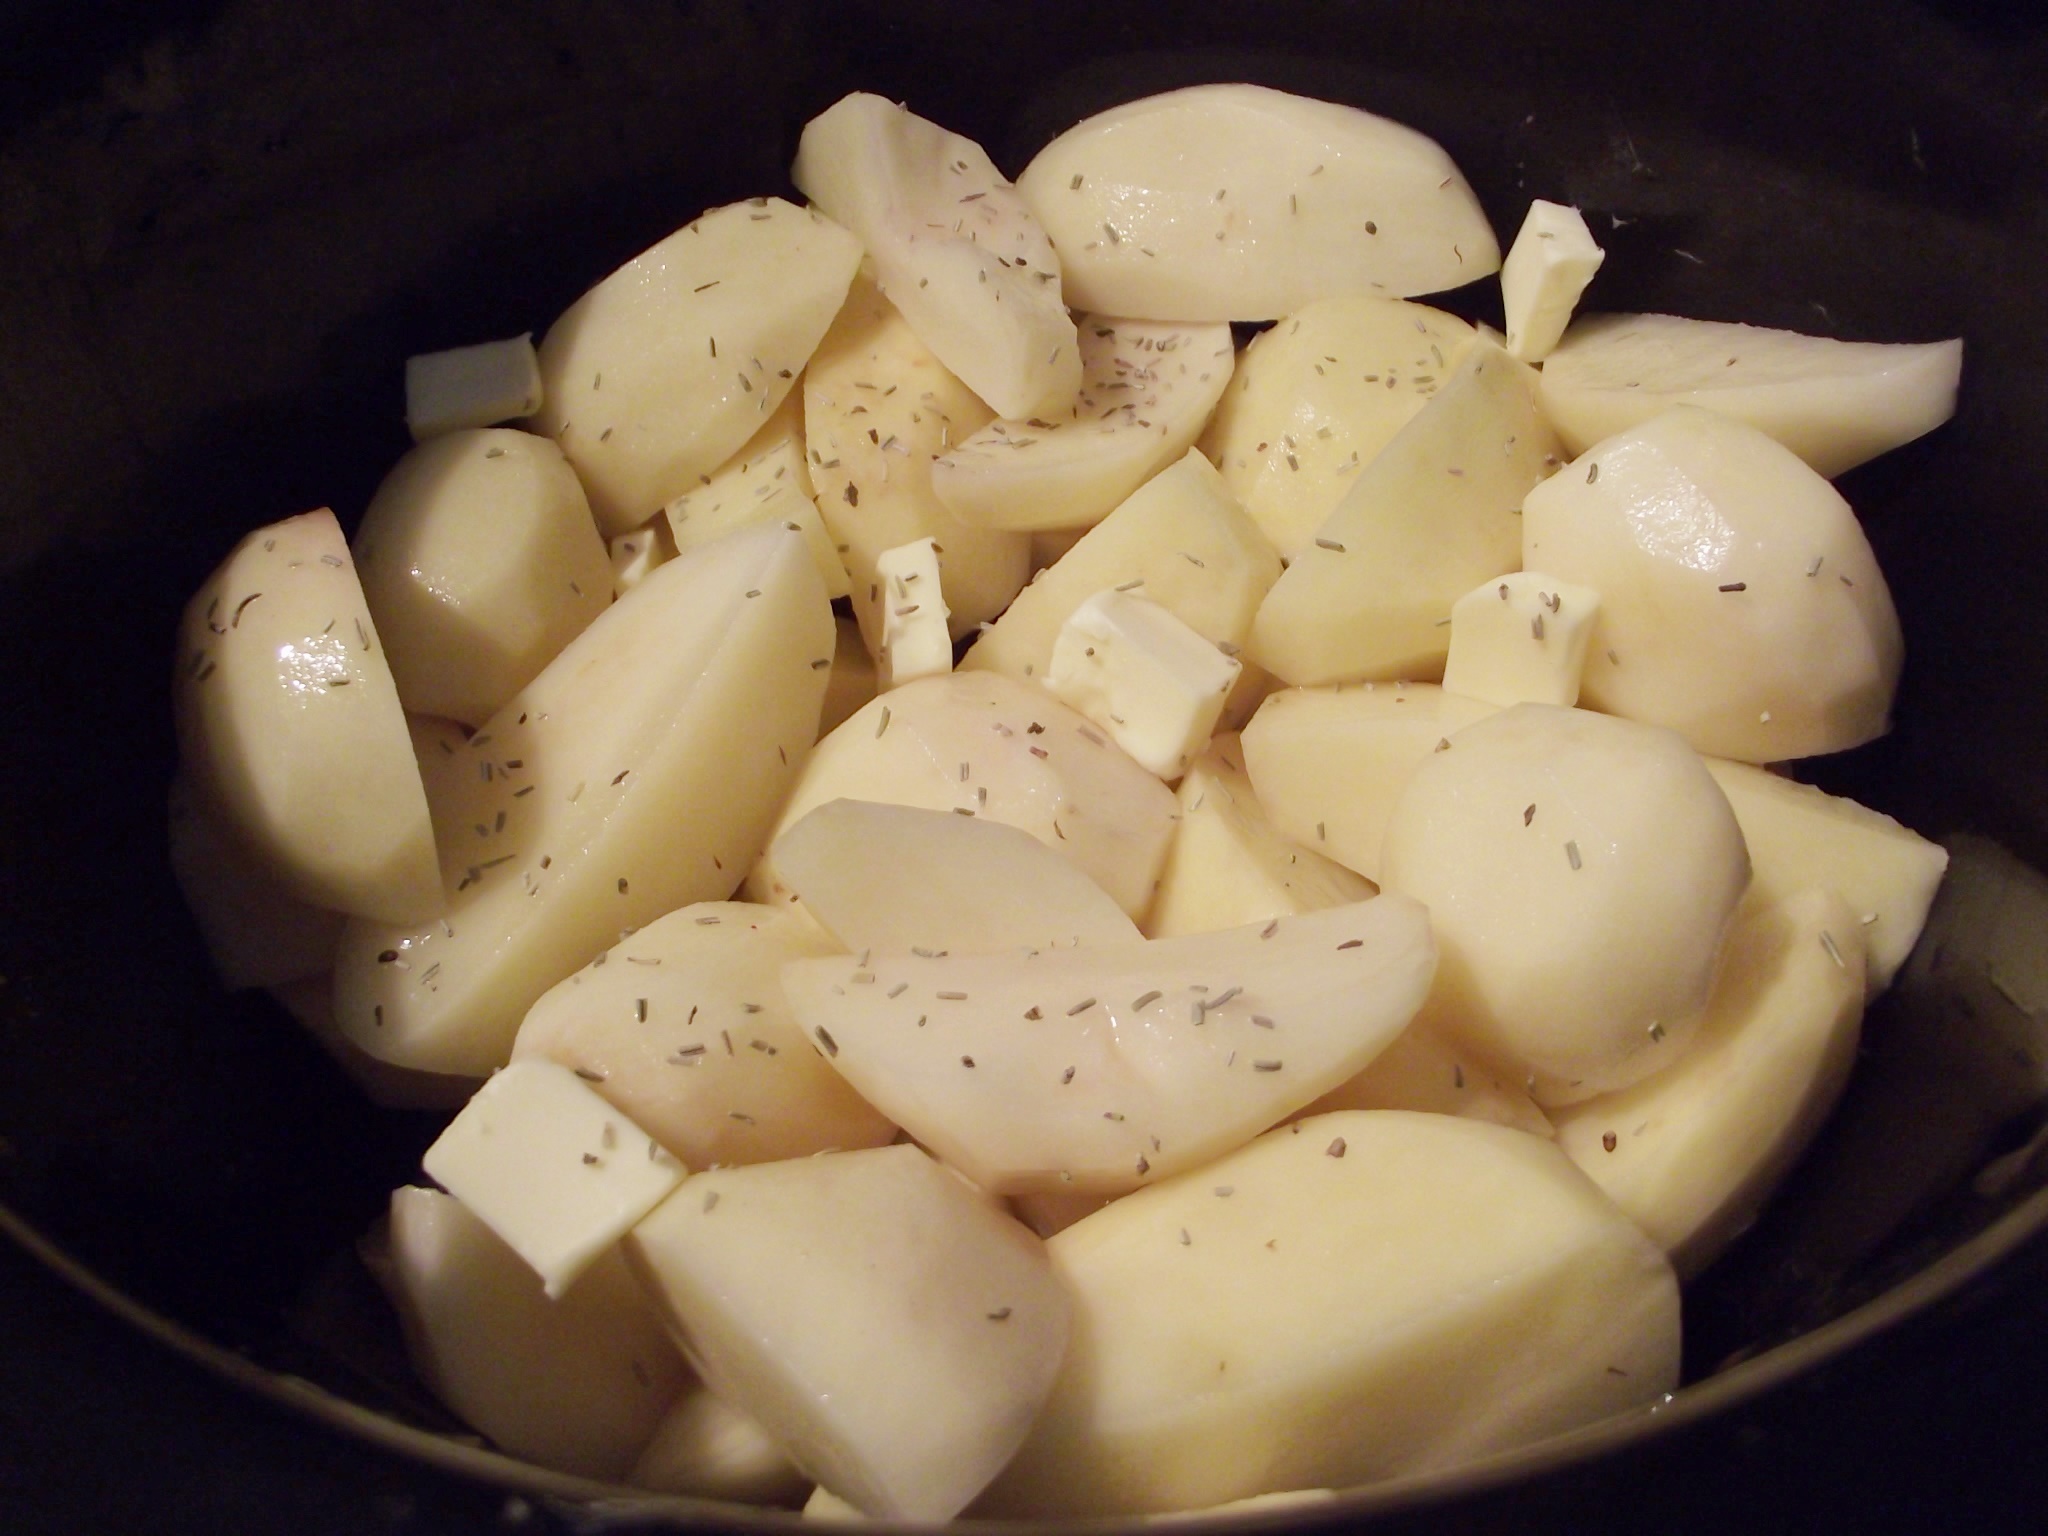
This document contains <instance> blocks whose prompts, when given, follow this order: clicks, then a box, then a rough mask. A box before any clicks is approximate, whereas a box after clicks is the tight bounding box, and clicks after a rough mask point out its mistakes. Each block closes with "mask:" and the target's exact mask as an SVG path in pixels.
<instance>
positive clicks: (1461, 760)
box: [1379, 704, 1749, 1105]
mask: <svg viewBox="0 0 2048 1536" xmlns="http://www.w3.org/2000/svg"><path fill="white" fill-rule="evenodd" d="M1379 879H1380V881H1381V884H1382V885H1383V886H1384V887H1385V888H1386V889H1388V890H1396V891H1403V892H1406V893H1407V894H1408V895H1410V896H1412V897H1414V898H1415V899H1416V900H1417V901H1420V902H1422V903H1423V904H1424V905H1425V906H1427V907H1428V908H1429V911H1430V923H1431V926H1432V927H1433V928H1434V930H1435V932H1436V937H1437V942H1438V943H1439V944H1440V945H1441V946H1442V950H1443V964H1442V967H1441V968H1440V970H1439V972H1438V980H1437V990H1436V993H1435V995H1434V996H1433V997H1432V999H1431V1002H1430V1007H1429V1016H1430V1018H1431V1019H1432V1021H1433V1023H1434V1024H1435V1026H1436V1027H1439V1028H1442V1029H1443V1030H1444V1031H1445V1032H1446V1033H1447V1034H1448V1035H1449V1036H1450V1037H1451V1038H1452V1039H1454V1040H1457V1041H1459V1042H1461V1043H1463V1044H1464V1045H1466V1046H1467V1047H1469V1048H1470V1049H1473V1050H1475V1051H1478V1052H1479V1053H1480V1054H1481V1055H1483V1056H1485V1057H1486V1058H1487V1059H1489V1060H1491V1061H1494V1062H1496V1063H1498V1064H1499V1065H1501V1066H1503V1067H1506V1068H1508V1069H1510V1070H1512V1071H1519V1072H1526V1073H1527V1074H1528V1075H1529V1077H1530V1078H1531V1079H1532V1081H1533V1085H1534V1086H1533V1088H1532V1090H1531V1091H1532V1093H1533V1094H1534V1096H1535V1098H1536V1101H1537V1102H1538V1103H1539V1104H1545V1105H1549V1104H1561V1103H1570V1102H1573V1101H1574V1100H1577V1099H1582V1098H1588V1097H1591V1096H1592V1095H1593V1094H1595V1093H1601V1092H1606V1091H1608V1090H1610V1089H1615V1088H1621V1087H1625V1086H1627V1085H1628V1084H1629V1083H1631V1082H1635V1081H1638V1080H1640V1079H1641V1078H1644V1077H1647V1076H1649V1075H1650V1074H1651V1073H1653V1072H1655V1071H1657V1070H1658V1069H1659V1068H1661V1067H1663V1066H1665V1065H1666V1064H1667V1063H1668V1062H1670V1061H1672V1060H1675V1059H1677V1058H1678V1057H1679V1055H1680V1054H1681V1053H1682V1052H1683V1050H1684V1048H1685V1043H1686V1040H1687V1039H1688V1037H1689V1036H1690V1034H1691V1032H1692V1030H1693V1028H1694V1026H1695V1025H1696V1024H1697V1023H1698V1020H1699V1015H1700V1011H1701V1010H1702V1009H1703V1008H1704V1007H1705V1006H1706V1002H1707V997H1708V994H1709V992H1710V991H1711V989H1712V987H1713V981H1714V969H1715V966H1716V964H1717V963H1718V959H1719V956H1720V952H1721V940H1722V936H1723V934H1725V933H1726V931H1727V928H1728V924H1729V921H1730V919H1731V918H1732V917H1733V916H1734V913H1735V907H1736V903H1737V902H1738V901H1740V900H1741V898H1742V893H1743V890H1744V888H1745V887H1746V886H1747V885H1748V884H1749V859H1748V855H1747V854H1746V853H1745V852H1744V849H1743V844H1742V833H1741V830H1740V829H1739V828H1738V827H1737V825H1736V821H1735V814H1734V812H1732V811H1731V810H1730V809H1729V808H1728V800H1727V797H1726V796H1725V795H1723V794H1722V793H1721V790H1720V788H1719V786H1718V785H1716V784H1715V783H1714V780H1713V777H1712V775H1710V774H1709V773H1708V772H1707V770H1706V766H1705V765H1704V764H1703V763H1702V762H1701V761H1700V759H1699V757H1698V754H1696V753H1695V752H1693V750H1692V749H1691V748H1690V747H1688V746H1687V745H1686V744H1685V742H1684V741H1683V740H1681V739H1680V738H1679V737H1677V736H1676V735H1674V734H1673V733H1671V732H1670V731H1665V730H1659V729H1657V728H1655V727H1651V726H1643V725H1638V724H1636V723H1635V722H1633V721H1628V720H1619V719H1615V718H1614V717H1612V716H1609V715H1596V714H1591V713H1589V712H1587V711H1585V710H1578V709H1558V708H1554V707H1552V706H1549V705H1543V704H1518V705H1516V706H1515V707H1514V708H1513V709H1506V710H1502V711H1501V712H1500V713H1499V714H1496V715H1489V716H1488V717H1487V718H1486V719H1484V720H1480V721H1478V722H1476V723H1474V724H1472V725H1468V726H1466V727H1465V728H1464V729H1463V730H1462V731H1459V732H1457V733H1456V734H1455V735H1453V736H1452V737H1451V738H1450V745H1449V746H1448V748H1446V749H1445V750H1444V751H1441V752H1435V753H1432V754H1431V755H1430V756H1429V757H1427V758H1425V759H1424V760H1423V762H1422V763H1421V764H1420V765H1419V766H1418V767H1417V768H1416V770H1415V772H1414V774H1413V775H1412V776H1411V777H1410V778H1409V780H1408V784H1407V787H1406V788H1405V789H1403V790H1402V792H1401V798H1400V799H1399V800H1398V801H1397V802H1396V803H1395V806H1394V809H1393V813H1392V814H1391V815H1390V816H1389V817H1388V818H1387V829H1386V839H1385V843H1384V846H1383V848H1382V851H1381V857H1380V873H1379Z"/></svg>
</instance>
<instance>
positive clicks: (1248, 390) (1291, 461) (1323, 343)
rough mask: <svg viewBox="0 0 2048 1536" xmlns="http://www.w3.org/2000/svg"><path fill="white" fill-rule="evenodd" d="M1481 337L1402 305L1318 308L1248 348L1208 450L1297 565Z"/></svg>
mask: <svg viewBox="0 0 2048 1536" xmlns="http://www.w3.org/2000/svg"><path fill="white" fill-rule="evenodd" d="M1474 334H1475V333H1474V332H1473V329H1472V327H1471V326H1469V325H1467V324H1466V323H1465V322H1464V321H1463V320H1460V319H1459V318H1458V317H1457V316H1456V315H1448V314H1445V313H1444V312H1443V311H1442V310H1440V309H1431V308H1429V307H1428V306H1427V305H1424V304H1411V303H1409V302H1407V301H1406V300H1403V299H1386V298H1378V297H1375V296H1373V295H1370V294H1352V295H1349V296H1347V297H1343V298H1334V299H1318V300H1317V301H1316V302H1315V303H1313V304H1309V305H1306V306H1304V307H1303V308H1302V309H1300V310H1297V311H1296V312H1295V313H1293V314H1291V315H1289V316H1288V317H1287V318H1286V319H1284V320H1282V321H1281V322H1280V323H1279V324H1278V325H1275V326H1274V327H1272V328H1271V329H1270V330H1265V331H1261V332H1259V334H1258V335H1256V336H1254V337H1253V338H1252V339H1251V341H1250V342H1249V343H1247V344H1246V346H1245V349H1244V355H1243V356H1242V357H1241V358H1240V359H1239V360H1238V365H1237V373H1236V376H1235V377H1234V378H1232V379H1231V381H1230V388H1228V389H1227V390H1225V391H1224V393H1223V398H1222V400H1221V401H1219V402H1218V403H1217V406H1216V414H1215V415H1214V416H1212V417H1211V418H1210V420H1209V426H1208V428H1207V430H1206V431H1204V432H1203V434H1202V440H1201V443H1200V445H1199V446H1200V447H1201V450H1202V452H1203V453H1204V454H1206V455H1207V456H1208V458H1209V462H1210V463H1212V464H1214V465H1215V466H1216V468H1217V470H1218V471H1219V472H1221V474H1222V476H1223V479H1224V482H1225V483H1226V484H1227V485H1229V487H1230V489H1231V490H1232V492H1234V493H1235V494H1236V496H1237V499H1238V500H1239V501H1241V502H1243V503H1244V509H1245V511H1246V512H1248V513H1250V514H1251V517H1252V521H1254V522H1256V523H1257V524H1258V525H1259V531H1260V532H1262V533H1264V534H1265V535H1266V537H1267V538H1268V539H1270V540H1272V542H1273V547H1274V548H1275V549H1277V550H1279V551H1280V553H1281V554H1282V555H1283V556H1284V557H1286V558H1287V559H1289V560H1292V559H1294V557H1295V556H1297V555H1299V554H1300V553H1301V552H1302V550H1304V549H1306V548H1308V546H1309V545H1310V543H1311V542H1312V541H1313V540H1314V539H1315V536H1316V530H1317V529H1318V528H1320V527H1321V526H1322V524H1323V519H1324V518H1326V517H1328V516H1329V515H1330V512H1331V510H1332V509H1334V508H1335V507H1336V505H1337V503H1338V502H1340V501H1342V500H1343V499H1344V493H1345V491H1347V490H1349V489H1350V487H1351V482H1352V481H1353V480H1355V479H1356V478H1357V477H1358V474H1359V471H1360V470H1361V469H1363V468H1364V466H1365V465H1367V464H1369V463H1371V462H1372V460H1373V458H1374V457H1375V456H1376V455H1377V454H1378V453H1379V451H1380V450H1381V449H1382V448H1384V447H1386V445H1387V444H1388V443H1389V442H1391V441H1392V440H1393V437H1394V434H1395V433H1396V432H1399V431H1400V430H1401V428H1403V427H1404V426H1406V425H1407V424H1408V423H1409V421H1410V420H1412V419H1413V418H1414V416H1415V415H1416V413H1417V412H1418V411H1420V410H1421V409H1422V408H1423V406H1424V405H1426V404H1427V403H1428V402H1429V397H1430V396H1431V395H1433V394H1435V393H1436V392H1437V391H1438V390H1439V389H1441V388H1443V386H1444V383H1445V382H1446V381H1447V380H1448V379H1449V378H1450V376H1451V370H1452V369H1454V368H1456V367H1457V366H1458V362H1459V360H1460V359H1461V358H1462V357H1463V356H1464V355H1465V349H1466V348H1467V347H1469V346H1471V344H1472V337H1473V335H1474Z"/></svg>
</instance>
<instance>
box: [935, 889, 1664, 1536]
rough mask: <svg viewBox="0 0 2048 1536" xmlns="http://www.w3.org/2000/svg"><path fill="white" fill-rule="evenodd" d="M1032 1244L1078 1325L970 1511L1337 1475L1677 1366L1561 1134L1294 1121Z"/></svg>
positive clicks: (1592, 1407) (1263, 1488)
mask: <svg viewBox="0 0 2048 1536" xmlns="http://www.w3.org/2000/svg"><path fill="white" fill-rule="evenodd" d="M1381 899H1382V900H1384V899H1385V898H1381ZM1046 1251H1047V1253H1048V1254H1049V1255H1050V1256H1051V1258H1052V1262H1053V1266H1054V1269H1055V1271H1056V1272H1057V1273H1058V1275H1059V1276H1060V1278H1061V1280H1062V1281H1063V1282H1064V1283H1065V1284H1066V1286H1067V1288H1068V1290H1069V1291H1070V1293H1071V1294H1072V1295H1073V1297H1074V1308H1075V1315H1074V1333H1073V1341H1072V1343H1071V1344H1070V1345H1069V1347H1068V1351H1067V1360H1066V1364H1065V1365H1064V1366H1063V1367H1062V1369H1061V1372H1060V1377H1059V1381H1058V1383H1057V1385H1056V1386H1055V1387H1054V1389H1053V1393H1052V1396H1051V1399H1050V1400H1049V1401H1048V1403H1047V1404H1046V1408H1045V1412H1044V1413H1043V1414H1042V1415H1041V1416H1040V1417H1039V1420H1038V1422H1037V1424H1036V1425H1035V1426H1034V1427H1033V1430H1032V1433H1031V1436H1030V1438H1029V1439H1027V1440H1026V1441H1025V1443H1024V1446H1023V1448H1022V1449H1021V1450H1020V1451H1019V1452H1018V1454H1017V1456H1016V1458H1015V1459H1014V1460H1013V1461H1011V1463H1010V1464H1009V1466H1008V1467H1007V1468H1005V1470H1004V1472H1003V1475H1002V1476H1001V1477H1000V1478H998V1479H997V1481H996V1482H995V1484H994V1485H993V1486H992V1487H991V1488H990V1490H989V1491H988V1493H987V1494H986V1495H984V1496H983V1497H982V1499H980V1500H979V1501H978V1502H977V1503H976V1504H975V1506H974V1508H973V1511H972V1512H973V1513H974V1514H976V1515H989V1516H1002V1517H1034V1518H1037V1517H1062V1516H1080V1515H1089V1516H1097V1517H1100V1516H1111V1515H1131V1514H1144V1513H1152V1512H1157V1511H1164V1510H1173V1509H1195V1508H1202V1507H1206V1506H1209V1505H1215V1504H1221V1503H1224V1502H1225V1501H1228V1500H1232V1499H1239V1498H1245V1497H1248V1496H1251V1495H1254V1494H1258V1493H1263V1492H1268V1491H1279V1490H1286V1489H1294V1488H1301V1487H1312V1486H1316V1485H1328V1486H1331V1487H1347V1486H1351V1485H1353V1484H1358V1483H1366V1482H1372V1481H1374V1480H1377V1479H1382V1478H1387V1477H1393V1476H1397V1475H1399V1474H1402V1473H1410V1472H1425V1471H1430V1470H1433V1469H1436V1468H1440V1467H1446V1466H1451V1465H1454V1464H1456V1463H1458V1462H1461V1461H1466V1460H1469V1459H1471V1458H1473V1457H1476V1456H1482V1455H1485V1454H1487V1453H1488V1452H1491V1451H1498V1450H1505V1449H1509V1448H1511V1447H1514V1446H1519V1445H1523V1444H1527V1443H1529V1442H1531V1441H1535V1440H1539V1439H1542V1438H1543V1437H1544V1436H1546V1435H1550V1434H1555V1433H1558V1432H1560V1431H1563V1430H1566V1429H1572V1428H1576V1427H1578V1426H1580V1425H1583V1424H1587V1423H1590V1422H1592V1421H1594V1420H1597V1419H1600V1418H1603V1417H1605V1416H1607V1415H1609V1414H1614V1413H1621V1412H1624V1411H1627V1410H1629V1409H1632V1408H1638V1407H1641V1406H1642V1405H1644V1404H1647V1403H1651V1402H1655V1401H1656V1400H1657V1399H1658V1397H1659V1396H1661V1395H1662V1394H1663V1393H1665V1392H1668V1391H1670V1390H1672V1389H1673V1388H1674V1387H1675V1386H1676V1385H1677V1380H1678V1357H1679V1331H1678V1286H1677V1283H1676V1281H1675V1279H1674V1277H1673V1275H1672V1273H1671V1268H1670V1266H1669V1265H1668V1264H1667V1263H1666V1262H1665V1260H1664V1256H1663V1254H1662V1253H1661V1252H1660V1251H1659V1250H1658V1249H1657V1247H1656V1246H1655V1245H1654V1244H1653V1243H1651V1242H1650V1241H1649V1240H1648V1239H1647V1238H1645V1237H1644V1236H1643V1235H1642V1234H1641V1233H1640V1232H1639V1231H1637V1230H1636V1228H1635V1226H1634V1224H1633V1223H1631V1222H1630V1221H1629V1220H1628V1219H1627V1218H1626V1217H1624V1216H1623V1215H1622V1214H1621V1213H1620V1211H1618V1210H1617V1209H1616V1208H1615V1207H1614V1206H1613V1205H1612V1204H1611V1203H1610V1202H1609V1201H1608V1200H1606V1199H1605V1198H1604V1197H1603V1196H1601V1195H1600V1193H1599V1192H1598V1191H1597V1190H1596V1189H1594V1188H1593V1187H1592V1185H1591V1184H1590V1183H1589V1182H1588V1181H1587V1180H1586V1178H1585V1177H1584V1175H1582V1174H1581V1173H1579V1171H1578V1170H1577V1169H1575V1168H1574V1167H1572V1165H1571V1163H1570V1162H1569V1161H1568V1160H1567V1159H1566V1158H1565V1157H1564V1155H1563V1154H1562V1153H1561V1152H1559V1151H1558V1150H1557V1148H1556V1147H1555V1146H1553V1145H1551V1144H1550V1143H1548V1142H1545V1141H1543V1140H1542V1139H1540V1138H1538V1137H1535V1136H1529V1135H1525V1134H1523V1133H1522V1132H1520V1131H1512V1130H1508V1129H1505V1128H1503V1127H1500V1126H1493V1125H1484V1124H1481V1123H1479V1122H1478V1121H1474V1120H1463V1119H1457V1118H1454V1117H1452V1116H1449V1115H1425V1114H1412V1113H1405V1112H1401V1111H1378V1112H1371V1113H1367V1112H1357V1111H1354V1112H1347V1113H1340V1114H1333V1115H1321V1116H1317V1117H1316V1118H1314V1119H1312V1120H1304V1121H1296V1122H1295V1123H1294V1124H1292V1125H1289V1126H1285V1127H1283V1128H1281V1129H1279V1130H1275V1131H1271V1132H1269V1133H1267V1134H1266V1135H1265V1136H1262V1137H1260V1138H1259V1139H1258V1140H1257V1141H1255V1142H1253V1143H1252V1144H1251V1145H1250V1146H1248V1147H1244V1148H1242V1149H1240V1150H1239V1151H1237V1152H1234V1153H1232V1154H1231V1155H1230V1156H1228V1157H1225V1158H1223V1159H1221V1160H1220V1161H1218V1162H1216V1163H1213V1164H1211V1165H1210V1166H1208V1167H1206V1168H1202V1169H1198V1170H1196V1171H1194V1172H1191V1173H1188V1174H1185V1175H1182V1176H1181V1177H1179V1178H1177V1179H1174V1180H1172V1181H1171V1182H1169V1183H1166V1184H1162V1185H1160V1186H1157V1187H1155V1188H1152V1189H1147V1190H1141V1191H1139V1192H1138V1193H1136V1194H1132V1195H1126V1196H1125V1197H1124V1198H1123V1199H1121V1200H1118V1201H1117V1202H1115V1203H1114V1204H1112V1205H1110V1206H1107V1207H1105V1208H1104V1209H1103V1210H1102V1211H1100V1212H1099V1213H1097V1214H1096V1215H1093V1216H1090V1217H1087V1218H1085V1219H1083V1220H1081V1221H1079V1222H1076V1223H1075V1224H1074V1225H1073V1226H1070V1227H1068V1228H1067V1229H1066V1230H1065V1231H1063V1232H1060V1233H1059V1234H1058V1235H1056V1236H1055V1237H1053V1238H1052V1239H1051V1240H1050V1241H1049V1242H1048V1243H1047V1244H1046Z"/></svg>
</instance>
